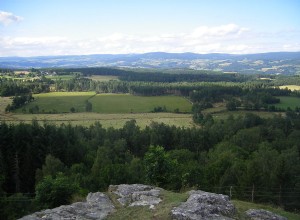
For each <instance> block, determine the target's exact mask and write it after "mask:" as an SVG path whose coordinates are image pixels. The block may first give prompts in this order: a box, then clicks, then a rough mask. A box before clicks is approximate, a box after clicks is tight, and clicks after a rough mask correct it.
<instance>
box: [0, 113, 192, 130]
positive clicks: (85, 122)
mask: <svg viewBox="0 0 300 220" xmlns="http://www.w3.org/2000/svg"><path fill="white" fill-rule="evenodd" d="M33 119H35V120H37V121H39V122H41V123H43V122H44V121H47V122H49V123H53V124H56V125H61V124H63V123H64V124H69V123H70V124H71V125H82V126H90V125H92V124H94V123H95V122H100V123H101V124H102V126H103V127H105V128H108V127H114V128H121V127H123V125H124V124H125V123H126V122H127V121H129V120H132V119H135V120H136V122H137V125H138V126H140V127H141V128H145V127H146V126H147V125H150V124H151V123H152V122H158V123H164V124H168V125H175V126H179V127H193V126H195V124H194V123H193V120H192V115H190V114H174V113H140V114H98V113H93V112H89V113H65V114H13V113H7V114H5V113H0V121H6V122H7V123H19V122H21V121H22V122H24V123H31V121H32V120H33Z"/></svg>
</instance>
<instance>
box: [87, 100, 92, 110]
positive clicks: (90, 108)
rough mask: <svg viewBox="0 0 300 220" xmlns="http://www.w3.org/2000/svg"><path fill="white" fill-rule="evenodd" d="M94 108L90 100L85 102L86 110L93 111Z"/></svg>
mask: <svg viewBox="0 0 300 220" xmlns="http://www.w3.org/2000/svg"><path fill="white" fill-rule="evenodd" d="M92 110H93V105H92V103H90V102H89V101H88V100H87V101H86V102H85V111H86V112H91V111H92Z"/></svg>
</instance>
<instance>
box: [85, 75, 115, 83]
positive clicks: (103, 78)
mask: <svg viewBox="0 0 300 220" xmlns="http://www.w3.org/2000/svg"><path fill="white" fill-rule="evenodd" d="M86 78H88V79H91V80H94V81H98V82H107V81H110V80H118V77H117V76H101V75H92V76H90V77H86Z"/></svg>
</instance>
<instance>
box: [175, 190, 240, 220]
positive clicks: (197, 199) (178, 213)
mask: <svg viewBox="0 0 300 220" xmlns="http://www.w3.org/2000/svg"><path fill="white" fill-rule="evenodd" d="M189 194H190V197H189V198H188V200H187V201H186V202H184V203H182V204H181V205H180V206H178V207H176V208H174V209H173V210H172V211H171V214H172V218H173V219H177V220H187V219H191V220H194V219H195V220H196V219H233V216H234V214H235V207H234V205H233V204H232V203H231V202H230V201H229V197H228V196H226V195H222V194H215V193H208V192H204V191H200V190H199V191H190V192H189Z"/></svg>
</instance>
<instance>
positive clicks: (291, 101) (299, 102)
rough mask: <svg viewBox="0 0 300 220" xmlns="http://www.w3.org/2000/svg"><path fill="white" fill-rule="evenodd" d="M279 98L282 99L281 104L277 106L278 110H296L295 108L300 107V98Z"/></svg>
mask: <svg viewBox="0 0 300 220" xmlns="http://www.w3.org/2000/svg"><path fill="white" fill-rule="evenodd" d="M277 98H280V103H278V104H276V105H275V106H276V107H277V108H282V109H287V108H288V107H290V108H291V109H295V107H300V98H298V97H290V96H280V97H277Z"/></svg>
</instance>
